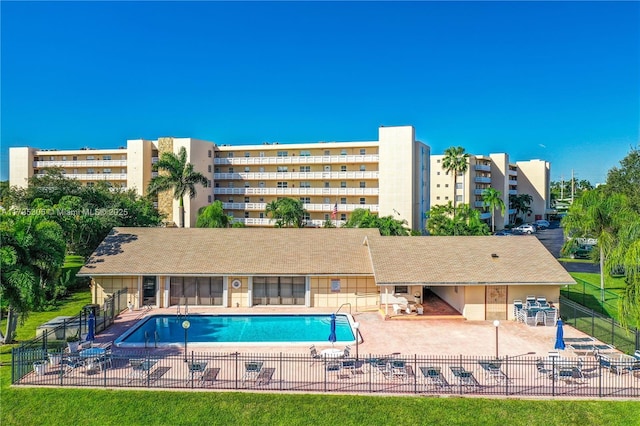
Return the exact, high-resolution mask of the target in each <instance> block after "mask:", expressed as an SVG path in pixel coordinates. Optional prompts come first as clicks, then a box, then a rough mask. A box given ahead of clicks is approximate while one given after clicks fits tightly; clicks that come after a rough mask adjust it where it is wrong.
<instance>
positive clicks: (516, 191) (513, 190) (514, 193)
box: [509, 189, 518, 195]
mask: <svg viewBox="0 0 640 426" xmlns="http://www.w3.org/2000/svg"><path fill="white" fill-rule="evenodd" d="M509 195H518V190H517V189H510V190H509Z"/></svg>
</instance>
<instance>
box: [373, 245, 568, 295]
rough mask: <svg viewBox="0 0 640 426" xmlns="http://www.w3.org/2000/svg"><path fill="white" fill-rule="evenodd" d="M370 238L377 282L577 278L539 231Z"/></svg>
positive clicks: (555, 280)
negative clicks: (529, 233) (513, 234)
mask: <svg viewBox="0 0 640 426" xmlns="http://www.w3.org/2000/svg"><path fill="white" fill-rule="evenodd" d="M367 244H368V246H369V251H370V254H371V262H372V265H373V268H374V274H375V279H376V283H377V284H378V285H391V284H423V285H438V284H441V285H465V284H487V283H490V284H498V285H499V284H504V285H507V284H520V285H521V284H529V283H530V284H537V285H539V284H555V285H558V284H575V281H574V280H573V278H571V276H570V275H569V274H568V273H567V272H566V271H565V269H564V268H563V267H562V265H560V263H558V261H557V260H556V259H555V258H554V257H553V256H552V255H551V253H549V251H548V250H547V249H546V248H545V247H544V246H543V245H542V243H540V241H538V239H537V238H536V237H535V236H518V237H497V236H487V237H406V238H393V237H382V236H379V235H375V236H370V237H367ZM492 254H495V255H497V257H492Z"/></svg>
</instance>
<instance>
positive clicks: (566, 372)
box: [556, 367, 584, 385]
mask: <svg viewBox="0 0 640 426" xmlns="http://www.w3.org/2000/svg"><path fill="white" fill-rule="evenodd" d="M556 377H557V378H558V380H562V381H563V382H565V383H566V384H568V385H570V384H582V383H584V376H583V374H582V371H580V368H579V367H562V368H559V369H558V373H557V375H556Z"/></svg>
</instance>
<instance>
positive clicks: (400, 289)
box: [393, 285, 409, 294]
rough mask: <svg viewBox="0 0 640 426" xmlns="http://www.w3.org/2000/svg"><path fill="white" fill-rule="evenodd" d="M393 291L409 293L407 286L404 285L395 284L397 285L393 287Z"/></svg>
mask: <svg viewBox="0 0 640 426" xmlns="http://www.w3.org/2000/svg"><path fill="white" fill-rule="evenodd" d="M393 292H394V293H405V294H406V293H409V286H406V285H397V286H395V288H394V290H393Z"/></svg>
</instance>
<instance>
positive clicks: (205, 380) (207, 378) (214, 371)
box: [200, 367, 220, 386]
mask: <svg viewBox="0 0 640 426" xmlns="http://www.w3.org/2000/svg"><path fill="white" fill-rule="evenodd" d="M218 374H220V369H219V368H217V367H216V368H207V369H206V370H204V373H202V376H201V377H200V385H201V386H205V385H206V384H211V383H213V382H215V381H216V380H217V379H218Z"/></svg>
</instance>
